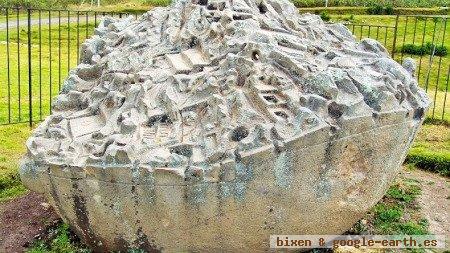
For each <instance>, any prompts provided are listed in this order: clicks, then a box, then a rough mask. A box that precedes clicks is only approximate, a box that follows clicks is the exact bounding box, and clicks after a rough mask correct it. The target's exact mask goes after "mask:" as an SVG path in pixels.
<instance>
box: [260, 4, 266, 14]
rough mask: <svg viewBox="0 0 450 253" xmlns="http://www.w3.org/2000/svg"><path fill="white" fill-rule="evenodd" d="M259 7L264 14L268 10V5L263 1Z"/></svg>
mask: <svg viewBox="0 0 450 253" xmlns="http://www.w3.org/2000/svg"><path fill="white" fill-rule="evenodd" d="M258 9H259V12H260V13H261V14H264V13H266V12H267V6H266V5H265V4H264V3H263V2H261V3H259V4H258Z"/></svg>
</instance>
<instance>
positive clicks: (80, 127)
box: [69, 115, 105, 138]
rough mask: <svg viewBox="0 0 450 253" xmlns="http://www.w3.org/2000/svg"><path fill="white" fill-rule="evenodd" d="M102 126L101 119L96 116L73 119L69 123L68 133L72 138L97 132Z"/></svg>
mask: <svg viewBox="0 0 450 253" xmlns="http://www.w3.org/2000/svg"><path fill="white" fill-rule="evenodd" d="M104 125H105V123H104V121H103V119H102V118H101V117H100V116H97V115H94V116H88V117H82V118H75V119H71V120H70V121H69V126H70V131H71V134H72V136H73V137H74V138H75V137H80V136H83V135H87V134H91V133H94V132H97V131H99V130H100V129H102V127H103V126H104Z"/></svg>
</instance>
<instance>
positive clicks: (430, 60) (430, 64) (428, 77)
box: [425, 21, 438, 106]
mask: <svg viewBox="0 0 450 253" xmlns="http://www.w3.org/2000/svg"><path fill="white" fill-rule="evenodd" d="M437 23H438V22H436V21H435V22H434V27H433V38H432V39H431V46H432V47H433V52H432V53H431V54H430V59H429V62H428V71H427V79H426V82H425V92H428V84H429V82H430V72H431V67H432V66H433V57H434V54H435V52H436V45H434V40H435V38H436V26H437ZM434 106H436V104H434Z"/></svg>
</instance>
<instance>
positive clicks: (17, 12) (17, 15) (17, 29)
mask: <svg viewBox="0 0 450 253" xmlns="http://www.w3.org/2000/svg"><path fill="white" fill-rule="evenodd" d="M16 25H17V27H16V31H17V88H18V93H19V94H18V96H19V97H18V98H19V122H21V121H22V105H21V104H22V103H21V101H20V100H21V95H20V91H21V90H20V21H19V8H17V9H16Z"/></svg>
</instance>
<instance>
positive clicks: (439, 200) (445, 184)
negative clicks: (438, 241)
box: [402, 170, 450, 235]
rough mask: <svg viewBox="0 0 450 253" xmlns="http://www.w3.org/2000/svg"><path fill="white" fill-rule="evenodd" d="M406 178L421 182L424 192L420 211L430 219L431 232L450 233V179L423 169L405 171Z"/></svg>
mask: <svg viewBox="0 0 450 253" xmlns="http://www.w3.org/2000/svg"><path fill="white" fill-rule="evenodd" d="M402 175H403V176H404V177H405V178H410V179H415V180H417V181H418V182H419V183H420V188H421V189H422V194H421V195H420V196H419V197H418V199H417V200H418V203H419V206H420V212H421V213H422V215H423V216H424V217H425V218H426V219H427V220H428V222H429V228H428V230H429V231H430V233H431V234H436V235H449V234H450V220H449V217H450V210H449V206H450V199H449V198H450V179H449V178H446V177H442V176H439V175H437V174H435V173H430V172H426V171H422V170H411V171H403V173H402Z"/></svg>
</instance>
